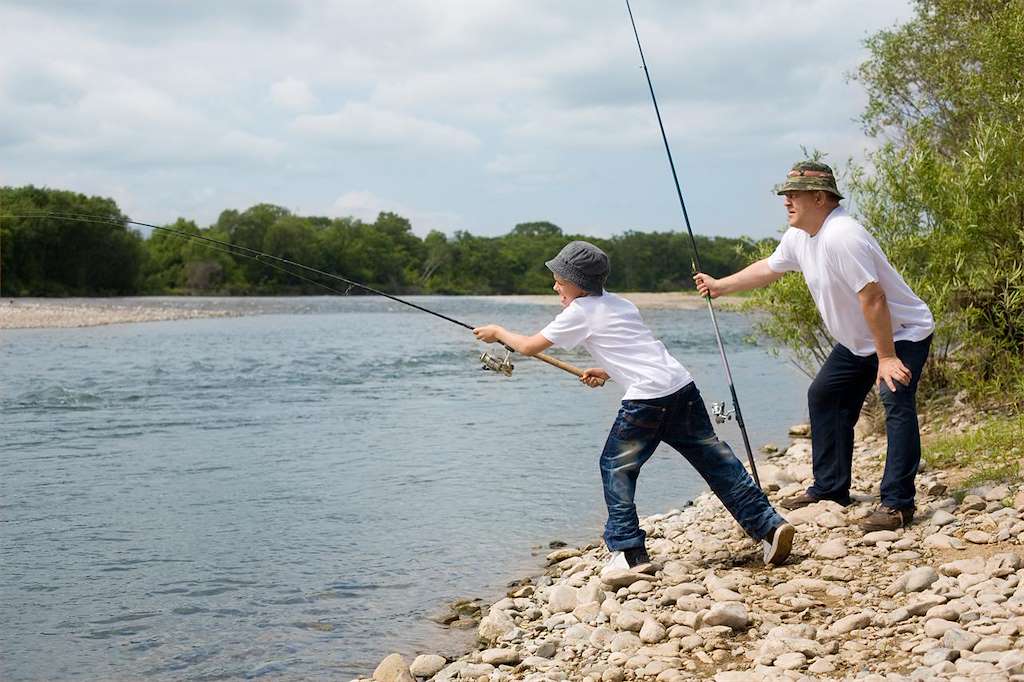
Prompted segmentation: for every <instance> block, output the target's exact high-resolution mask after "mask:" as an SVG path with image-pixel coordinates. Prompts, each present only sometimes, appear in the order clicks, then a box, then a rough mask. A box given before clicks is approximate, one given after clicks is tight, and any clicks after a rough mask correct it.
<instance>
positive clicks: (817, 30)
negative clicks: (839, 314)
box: [0, 0, 912, 233]
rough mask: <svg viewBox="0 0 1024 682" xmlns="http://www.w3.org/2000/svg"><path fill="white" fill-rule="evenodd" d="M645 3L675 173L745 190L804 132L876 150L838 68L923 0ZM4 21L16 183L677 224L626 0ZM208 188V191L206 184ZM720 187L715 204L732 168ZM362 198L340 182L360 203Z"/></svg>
mask: <svg viewBox="0 0 1024 682" xmlns="http://www.w3.org/2000/svg"><path fill="white" fill-rule="evenodd" d="M94 4H95V3H94ZM115 7H116V8H117V9H114V8H115ZM633 10H634V12H635V13H636V16H637V22H638V28H639V30H640V36H641V39H642V40H643V41H644V49H645V53H646V56H647V59H648V65H649V66H650V68H651V73H652V76H653V78H654V82H655V87H656V88H657V93H658V97H659V103H660V105H661V108H662V114H663V117H664V119H665V126H666V128H667V131H668V134H669V139H670V142H671V143H672V144H673V148H674V151H675V152H677V155H678V157H680V160H683V161H684V163H683V164H682V165H683V166H684V168H683V169H682V172H684V173H685V172H686V170H687V169H689V168H699V169H701V172H702V173H704V174H705V175H709V174H711V173H726V172H727V173H729V175H730V183H731V184H732V186H735V187H761V186H764V185H766V184H767V185H770V184H773V183H774V182H775V181H776V175H777V174H778V172H779V166H780V165H781V166H783V167H788V166H787V165H786V164H788V163H789V162H791V161H792V160H793V158H794V157H795V156H796V155H798V154H799V145H801V144H806V145H808V146H813V147H818V148H821V149H823V150H825V151H830V152H831V153H832V157H831V158H832V159H834V160H837V161H838V159H839V158H845V157H846V156H848V155H851V154H852V155H857V154H858V152H859V151H860V150H863V149H864V148H865V147H868V146H869V145H870V140H868V139H867V138H865V137H864V136H863V135H862V134H861V132H860V129H859V126H858V125H857V123H856V122H855V121H854V120H853V119H854V118H855V117H856V115H857V114H858V113H859V111H860V110H861V109H862V108H863V93H862V92H861V91H860V88H859V86H858V85H857V84H849V83H847V82H846V81H845V79H844V78H843V75H844V72H847V71H850V70H852V69H853V68H855V67H856V65H857V63H858V62H859V61H860V60H862V59H863V58H864V50H863V47H862V46H861V44H860V41H861V40H862V38H863V37H865V36H866V35H868V34H870V33H873V32H875V31H877V30H879V29H881V28H884V27H886V26H888V25H890V24H891V23H893V22H894V21H897V20H902V19H905V18H906V17H907V16H908V15H909V14H910V13H911V11H912V9H911V5H910V4H909V2H907V1H906V0H903V1H901V2H895V3H894V2H891V0H857V1H854V0H778V2H775V3H772V4H770V5H766V4H764V3H761V2H756V1H755V0H730V1H729V2H720V1H719V0H693V1H692V2H686V3H680V2H675V1H674V0H637V1H636V3H635V4H634V7H633ZM0 26H3V33H4V37H3V40H2V41H0V111H3V112H4V116H3V118H4V121H3V125H2V126H0V150H2V151H0V158H3V161H4V173H5V181H6V182H8V183H12V184H27V183H29V182H32V183H34V184H40V185H49V186H64V185H62V183H73V185H68V188H69V189H79V190H83V191H90V192H96V193H99V194H104V195H113V194H114V193H115V192H116V195H117V196H118V197H119V199H120V198H121V197H125V200H126V201H128V200H129V198H130V200H131V202H132V205H133V206H142V207H145V209H146V210H145V213H146V217H147V218H148V219H150V220H152V221H156V220H159V219H162V218H163V217H168V218H169V219H173V218H174V217H177V216H178V215H180V214H182V213H185V212H187V211H191V212H192V213H191V214H187V213H186V215H188V217H194V218H196V219H197V220H198V221H199V222H204V221H212V220H213V219H215V218H216V215H217V214H218V213H219V211H220V210H222V209H224V208H245V204H244V202H252V203H255V202H257V201H272V202H275V203H279V204H281V205H285V206H289V207H295V206H313V207H316V206H324V205H325V204H330V200H328V199H326V197H333V196H336V195H337V193H338V188H339V187H356V188H373V189H374V191H377V192H379V194H380V195H382V196H388V197H398V198H401V199H402V201H403V203H402V204H401V205H399V204H396V203H394V202H389V201H384V200H382V199H379V198H378V197H376V196H374V195H372V194H370V195H363V196H362V201H363V202H364V204H365V206H366V209H365V210H367V211H371V210H372V211H374V212H373V214H372V215H369V214H367V215H366V217H368V218H370V219H372V218H373V217H375V215H376V213H375V211H376V210H379V209H388V210H396V211H398V212H400V213H403V215H406V214H408V215H409V216H413V215H417V216H419V217H418V218H417V219H416V221H414V225H415V226H416V228H417V231H420V228H421V226H422V225H427V224H430V225H431V226H438V227H441V228H443V229H451V228H452V227H454V226H461V225H462V222H463V220H465V222H467V223H468V224H469V229H472V230H473V231H483V232H486V231H488V230H490V231H492V232H493V231H499V230H500V231H504V230H506V229H507V227H508V225H511V224H515V222H518V221H519V220H520V219H525V217H529V218H534V217H538V216H542V217H543V216H545V215H546V216H548V217H551V218H554V217H556V216H558V217H562V218H563V219H564V220H563V222H564V223H565V224H564V226H565V227H567V228H570V227H572V225H571V224H570V223H575V224H576V225H579V226H580V227H581V228H582V227H586V228H587V229H590V228H591V227H593V228H594V229H595V230H600V229H604V230H607V231H612V232H614V231H621V229H624V228H625V227H642V226H644V225H651V226H657V225H666V224H674V223H675V222H677V221H676V219H675V216H674V213H673V212H674V211H675V210H677V209H676V207H675V206H674V205H673V201H674V197H672V196H671V192H669V193H668V195H667V196H666V198H665V201H664V202H661V203H659V202H646V201H644V202H641V201H635V200H633V197H639V196H641V194H642V192H643V191H646V190H647V189H648V188H652V187H661V186H662V185H664V181H665V177H664V174H665V164H664V156H663V152H662V150H661V148H660V147H661V140H660V136H659V134H658V131H657V123H656V121H655V118H654V112H653V110H652V109H651V105H650V100H649V94H648V92H647V85H646V82H645V81H644V77H643V71H642V70H641V69H640V68H639V66H640V59H639V56H638V54H637V52H636V45H635V44H634V42H633V34H632V30H631V28H630V26H629V21H628V16H627V15H626V12H625V7H624V6H623V5H622V4H619V3H594V2H593V1H592V0H560V2H558V3H551V2H545V1H544V0H519V1H517V2H515V3H510V2H507V0H441V1H436V0H393V1H390V2H387V3H380V2H373V1H372V0H304V1H303V2H288V1H286V0H253V1H252V2H245V3H242V2H226V3H220V4H218V5H217V6H216V8H215V9H212V10H211V9H209V8H208V7H207V6H206V5H202V6H200V5H195V7H192V8H191V9H190V10H189V11H187V12H182V11H177V10H169V9H168V8H167V7H164V6H162V5H159V3H157V4H154V3H114V4H113V5H111V4H110V3H99V4H98V5H96V7H92V6H90V9H88V10H84V9H82V8H81V7H78V6H77V5H75V4H74V3H70V4H69V3H66V2H56V1H49V2H48V1H47V0H41V1H40V2H28V1H27V0H24V1H12V2H7V3H2V4H0ZM39 45H45V46H46V49H45V50H41V49H39ZM268 163H273V164H275V172H274V173H268V172H267V164H268ZM700 181H703V179H701V180H700ZM695 184H697V183H695V182H694V181H693V180H691V181H690V182H688V183H687V186H688V187H690V186H694V185H695ZM197 186H201V187H213V188H216V191H215V192H213V193H211V194H209V195H205V194H204V195H202V196H193V194H192V193H190V192H191V188H193V187H197ZM707 186H708V190H709V191H708V192H705V193H706V194H708V195H709V199H708V201H709V202H713V200H714V197H713V196H712V195H711V193H712V191H713V190H714V188H715V187H718V186H721V183H713V182H711V180H710V179H709V180H707ZM697 189H700V187H699V186H698V187H697ZM365 191H366V190H363V192H365ZM695 193H696V190H695ZM345 196H347V195H345ZM359 196H360V193H359V192H355V193H351V196H347V198H345V202H354V203H352V207H353V210H362V209H360V206H361V204H359V202H358V201H357V200H358V199H359ZM624 196H629V197H630V199H625V198H623V197H624ZM659 196H660V195H659ZM343 198H344V197H343ZM339 200H340V199H339ZM183 201H184V202H186V205H185V206H182V205H181V203H180V202H183ZM699 201H700V200H699V199H696V200H695V202H694V203H695V204H696V205H695V206H694V212H695V213H699V212H700V210H701V207H700V204H699ZM343 205H347V204H344V202H343ZM424 206H426V207H430V209H429V210H423V209H421V208H419V207H424ZM756 206H757V204H756V202H753V203H750V202H744V201H739V202H728V204H726V205H723V206H721V207H719V206H712V207H707V208H706V211H708V212H710V211H714V212H715V219H716V220H717V221H718V223H716V225H726V224H739V223H742V224H745V225H749V224H754V225H755V226H757V225H760V224H761V222H762V221H767V225H768V227H766V228H761V227H756V228H752V229H758V230H761V231H762V232H766V233H768V232H773V231H774V227H775V219H776V218H777V216H776V215H774V214H773V215H772V216H771V217H770V219H765V218H763V217H762V212H761V211H760V209H759V208H757V207H756ZM403 211H404V212H403ZM156 214H158V215H156ZM737 229H739V228H737ZM744 229H746V228H744Z"/></svg>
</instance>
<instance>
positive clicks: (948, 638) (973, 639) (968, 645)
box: [942, 628, 981, 651]
mask: <svg viewBox="0 0 1024 682" xmlns="http://www.w3.org/2000/svg"><path fill="white" fill-rule="evenodd" d="M980 641H981V637H980V636H979V635H976V634H974V633H973V632H967V631H966V630H961V629H960V628H950V629H949V630H946V634H944V635H942V646H944V647H946V648H947V649H956V650H957V651H971V650H972V649H974V645H975V644H977V643H978V642H980Z"/></svg>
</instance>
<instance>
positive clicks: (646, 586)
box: [359, 437, 1024, 682]
mask: <svg viewBox="0 0 1024 682" xmlns="http://www.w3.org/2000/svg"><path fill="white" fill-rule="evenodd" d="M883 459H884V442H880V441H879V440H878V439H876V438H873V437H868V438H865V439H863V440H861V441H859V443H858V446H857V449H856V452H855V464H854V471H855V477H856V478H855V482H854V499H855V503H854V504H853V505H851V506H850V507H846V508H844V507H842V506H840V505H838V504H834V503H831V502H822V503H818V504H816V505H813V506H811V507H806V508H804V509H800V510H797V511H793V512H786V513H785V515H786V516H787V518H788V519H789V520H790V522H791V523H793V524H794V525H796V527H797V539H796V543H795V545H794V550H793V555H792V556H791V558H790V560H789V562H787V563H786V564H785V565H784V566H781V567H776V568H766V567H764V566H763V565H762V564H761V561H760V550H759V547H756V546H755V545H754V543H752V542H751V541H750V540H749V539H748V538H747V537H746V536H745V535H744V534H743V533H742V531H741V530H740V528H739V526H738V525H737V524H736V523H735V522H734V521H733V520H732V518H731V517H730V516H729V514H728V513H727V512H726V511H725V509H724V508H723V507H722V506H721V504H719V502H718V500H717V499H716V498H715V497H713V496H712V495H710V494H704V495H702V496H700V497H698V498H697V499H696V500H694V502H693V504H692V505H691V506H688V507H686V508H684V509H677V510H672V511H669V512H668V513H665V514H658V515H655V516H651V517H648V518H646V519H644V520H643V524H642V525H643V526H644V528H645V530H646V531H647V533H648V540H647V545H648V549H649V551H650V554H651V557H652V559H653V560H654V562H655V568H654V569H653V570H652V571H651V572H650V573H648V574H644V573H634V572H630V571H619V572H617V573H612V574H606V575H605V576H603V577H602V576H601V568H602V566H603V564H604V562H605V561H606V560H607V558H608V553H607V551H606V550H605V549H604V548H603V546H602V545H600V544H599V543H594V544H591V545H587V546H584V547H579V548H563V549H559V550H556V551H554V552H551V553H550V554H549V555H548V556H547V561H546V563H547V567H546V570H545V571H544V573H543V574H542V575H539V576H536V577H534V578H531V579H528V580H524V581H522V582H521V583H519V584H517V585H516V586H515V587H513V588H511V589H510V590H509V592H508V594H507V596H506V597H505V598H504V599H501V600H500V601H497V602H496V603H494V604H491V605H490V606H489V607H487V608H485V609H483V611H482V613H481V616H482V619H481V620H480V621H479V624H478V626H477V628H478V645H477V646H476V648H475V649H474V650H473V651H470V652H469V653H467V654H465V655H463V656H461V657H459V658H457V659H454V660H448V659H446V658H444V657H442V656H439V655H436V654H433V653H429V652H428V653H424V654H421V655H419V656H417V657H415V659H413V660H406V659H405V658H403V657H402V656H401V655H399V654H392V655H390V656H388V657H387V658H385V659H384V660H383V661H381V663H380V665H379V666H378V667H377V669H376V670H375V671H374V672H373V674H372V677H371V678H359V679H360V681H362V680H368V679H372V680H375V681H378V682H415V680H417V679H421V680H435V681H437V682H442V681H446V680H476V681H477V682H483V681H488V682H498V681H511V680H525V681H528V682H529V681H537V682H540V681H542V680H543V681H548V680H581V681H585V682H598V681H600V682H621V681H623V680H651V681H656V682H675V681H680V680H708V679H712V680H716V682H747V681H758V680H794V681H795V680H819V679H822V680H823V679H856V680H922V681H923V680H933V679H942V680H956V681H958V682H967V681H972V682H978V681H985V682H987V681H993V682H994V681H996V680H1000V681H1002V680H1010V681H1011V682H1024V540H1022V537H1024V489H1020V490H1014V489H1011V488H1010V487H1008V486H1006V485H996V486H986V487H983V488H978V489H975V490H973V491H972V493H973V494H969V495H967V496H965V497H962V499H961V497H960V496H957V497H952V496H949V495H948V493H947V491H948V490H949V489H950V488H951V487H952V481H951V480H948V479H949V478H951V477H952V476H953V475H955V474H951V473H948V472H944V471H922V473H921V474H920V475H919V476H918V479H917V482H918V488H919V494H918V501H917V504H918V509H917V516H916V521H915V523H914V524H913V525H912V526H910V527H909V528H906V529H901V530H898V531H878V532H874V533H869V534H867V535H864V534H863V533H862V532H861V531H860V529H859V528H858V527H857V526H856V525H855V521H856V520H857V519H858V518H861V517H862V516H864V515H866V514H867V513H869V512H870V510H871V509H872V508H873V507H874V505H875V504H877V482H878V480H879V479H880V477H881V466H882V461H883ZM759 472H760V476H761V480H762V483H764V484H765V487H766V489H768V490H769V491H770V492H769V496H770V497H771V498H772V499H773V501H776V500H777V499H778V498H779V497H782V496H785V495H789V494H792V493H795V492H799V491H801V490H803V489H804V488H806V486H807V485H808V484H809V483H810V476H811V471H810V444H809V441H807V440H806V439H796V440H795V441H794V442H793V443H792V445H791V446H790V447H789V448H788V449H787V450H786V451H785V452H784V453H782V454H779V455H776V456H775V457H772V458H770V459H768V460H767V461H766V462H764V463H762V464H761V465H760V466H759Z"/></svg>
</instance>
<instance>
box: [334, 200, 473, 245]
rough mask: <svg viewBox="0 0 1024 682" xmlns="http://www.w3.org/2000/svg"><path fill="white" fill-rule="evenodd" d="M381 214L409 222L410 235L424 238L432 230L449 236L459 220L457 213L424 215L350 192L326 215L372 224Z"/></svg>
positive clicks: (415, 209)
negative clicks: (388, 214)
mask: <svg viewBox="0 0 1024 682" xmlns="http://www.w3.org/2000/svg"><path fill="white" fill-rule="evenodd" d="M381 212H391V213H397V214H398V215H400V216H403V217H405V218H407V219H408V220H409V222H410V223H411V224H412V228H413V232H415V233H416V234H419V235H421V236H422V235H426V234H427V233H428V232H430V231H431V230H441V231H442V232H450V231H452V230H454V229H458V228H459V227H460V226H461V224H462V219H461V218H460V216H459V215H458V214H456V213H452V212H448V211H425V210H422V209H417V208H414V207H410V206H406V205H403V204H401V203H399V202H396V201H391V200H387V199H382V198H381V197H378V196H377V195H376V194H374V193H373V192H370V191H369V190H353V191H351V192H346V193H344V194H342V195H341V196H339V197H338V198H337V199H335V201H334V203H333V204H332V205H331V208H330V209H329V210H328V211H327V215H329V216H334V217H339V218H340V217H351V218H357V219H359V220H362V221H363V222H366V223H372V222H373V221H375V220H376V219H377V215H378V214H379V213H381Z"/></svg>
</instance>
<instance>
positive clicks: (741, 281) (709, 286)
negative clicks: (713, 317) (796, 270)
mask: <svg viewBox="0 0 1024 682" xmlns="http://www.w3.org/2000/svg"><path fill="white" fill-rule="evenodd" d="M784 274H785V273H783V272H775V271H774V270H772V269H771V268H770V267H768V259H767V258H762V259H761V260H759V261H756V262H754V263H751V264H750V265H748V266H747V267H745V268H743V269H742V270H740V271H739V272H737V273H735V274H732V275H729V276H728V277H723V278H722V279H715V278H714V277H712V276H711V275H706V274H704V273H703V272H698V273H697V274H696V275H694V276H693V281H694V282H695V283H696V284H697V291H699V292H700V295H701V296H709V295H710V296H711V298H718V297H719V296H724V295H726V294H734V293H736V292H737V291H747V290H749V289H757V288H759V287H763V286H766V285H768V284H771V283H772V282H774V281H776V280H778V279H781V278H782V275H784Z"/></svg>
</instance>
